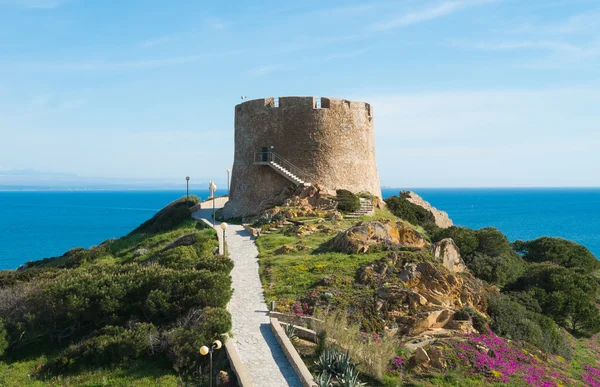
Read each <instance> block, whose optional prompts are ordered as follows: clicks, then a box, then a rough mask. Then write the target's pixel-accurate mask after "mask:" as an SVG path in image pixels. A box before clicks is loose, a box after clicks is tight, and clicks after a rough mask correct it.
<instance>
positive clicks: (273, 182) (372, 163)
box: [223, 97, 381, 218]
mask: <svg viewBox="0 0 600 387" xmlns="http://www.w3.org/2000/svg"><path fill="white" fill-rule="evenodd" d="M298 185H319V186H320V187H323V188H327V189H347V190H349V191H352V192H355V193H358V192H369V193H371V194H373V195H375V196H378V197H381V188H380V186H379V175H378V172H377V163H376V160H375V136H374V132H373V108H372V107H371V105H370V104H368V103H365V102H354V101H347V100H344V99H337V98H320V99H317V98H315V97H281V98H278V99H275V98H263V99H256V100H252V101H247V102H244V103H241V104H239V105H237V106H236V107H235V158H234V164H233V171H232V176H231V191H230V198H229V202H228V203H227V205H226V206H225V209H224V213H223V215H224V216H225V217H226V218H232V217H239V216H247V215H253V214H257V213H258V212H260V211H261V210H262V209H264V208H266V207H267V206H269V205H272V204H275V203H272V200H273V199H274V198H275V197H276V196H277V195H279V194H280V193H281V191H282V190H283V189H284V188H285V187H286V186H298Z"/></svg>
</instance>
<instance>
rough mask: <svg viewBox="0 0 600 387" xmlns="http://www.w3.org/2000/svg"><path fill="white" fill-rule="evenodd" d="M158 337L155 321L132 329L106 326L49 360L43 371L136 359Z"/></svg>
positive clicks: (66, 369) (148, 351)
mask: <svg viewBox="0 0 600 387" xmlns="http://www.w3.org/2000/svg"><path fill="white" fill-rule="evenodd" d="M158 337H159V334H158V331H157V329H156V327H155V326H154V325H152V324H135V326H134V327H133V328H131V329H126V328H122V327H116V326H106V327H104V328H102V329H99V330H98V331H96V332H95V333H94V334H93V336H92V337H90V338H88V339H86V340H84V341H82V342H81V343H79V344H74V345H71V346H69V347H68V348H67V349H66V350H64V351H63V352H62V353H61V354H60V355H59V356H58V357H56V358H55V359H53V360H51V361H50V362H48V363H47V364H46V367H45V369H44V372H46V373H49V374H57V373H64V372H67V371H72V370H75V369H79V368H81V367H83V366H90V367H94V368H97V367H101V366H106V365H111V364H118V363H121V362H125V361H129V360H134V359H137V358H140V357H142V356H145V355H146V354H149V353H150V352H151V350H152V348H153V346H154V345H155V340H156V339H158Z"/></svg>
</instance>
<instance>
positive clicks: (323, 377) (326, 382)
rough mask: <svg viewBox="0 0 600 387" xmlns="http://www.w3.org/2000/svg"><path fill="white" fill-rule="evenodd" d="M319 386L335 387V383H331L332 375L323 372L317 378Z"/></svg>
mask: <svg viewBox="0 0 600 387" xmlns="http://www.w3.org/2000/svg"><path fill="white" fill-rule="evenodd" d="M317 386H318V387H333V383H332V381H331V375H329V374H328V373H327V372H323V373H321V374H319V376H318V377H317Z"/></svg>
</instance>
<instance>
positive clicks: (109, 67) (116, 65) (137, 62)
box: [19, 50, 245, 72]
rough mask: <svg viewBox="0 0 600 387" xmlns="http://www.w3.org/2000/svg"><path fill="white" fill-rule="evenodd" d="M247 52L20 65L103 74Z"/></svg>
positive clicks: (44, 70) (58, 70)
mask: <svg viewBox="0 0 600 387" xmlns="http://www.w3.org/2000/svg"><path fill="white" fill-rule="evenodd" d="M243 52H245V50H233V51H226V52H221V53H214V54H206V55H186V56H172V57H165V58H149V59H133V60H122V61H118V60H117V61H108V60H90V61H80V62H66V63H31V64H27V63H25V64H19V68H20V69H26V70H28V71H40V72H101V71H131V70H143V69H153V68H160V67H166V66H174V65H181V64H189V63H196V62H200V61H205V60H210V59H217V58H223V57H227V56H233V55H238V54H241V53H243Z"/></svg>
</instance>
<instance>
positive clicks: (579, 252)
mask: <svg viewBox="0 0 600 387" xmlns="http://www.w3.org/2000/svg"><path fill="white" fill-rule="evenodd" d="M513 248H514V249H515V250H516V251H517V252H519V253H520V254H522V256H523V259H525V260H526V261H528V262H536V263H540V262H553V263H555V264H557V265H561V266H564V267H567V268H570V269H575V270H578V271H580V272H582V273H590V272H593V271H595V270H598V269H599V268H600V261H598V259H597V258H596V257H595V256H594V255H593V254H592V253H591V252H590V251H589V250H588V249H587V248H586V247H584V246H582V245H580V244H577V243H575V242H572V241H568V240H566V239H560V238H549V237H543V238H539V239H536V240H533V241H528V242H523V241H516V242H514V243H513Z"/></svg>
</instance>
